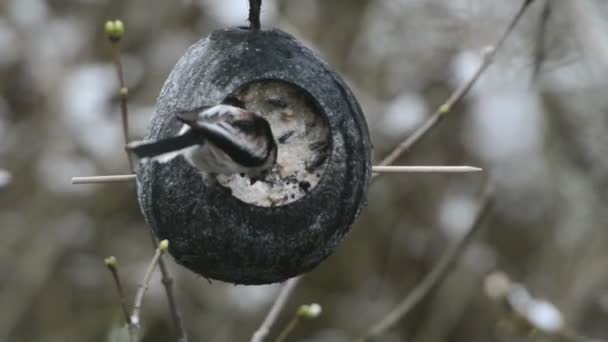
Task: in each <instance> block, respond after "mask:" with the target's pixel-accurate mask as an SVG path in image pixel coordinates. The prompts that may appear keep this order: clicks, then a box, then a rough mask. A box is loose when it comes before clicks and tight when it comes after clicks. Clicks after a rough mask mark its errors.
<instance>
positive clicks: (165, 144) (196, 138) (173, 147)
mask: <svg viewBox="0 0 608 342" xmlns="http://www.w3.org/2000/svg"><path fill="white" fill-rule="evenodd" d="M202 144H204V138H203V137H202V136H201V135H200V134H196V132H193V131H192V130H188V131H187V132H185V133H184V134H181V135H177V136H174V137H170V138H165V139H160V140H156V141H151V142H146V141H134V142H131V143H129V144H127V150H128V151H131V152H133V153H135V155H136V156H137V157H138V158H140V159H143V158H152V157H156V156H159V155H161V154H165V153H169V152H175V151H179V150H181V149H184V148H186V147H190V146H193V145H202Z"/></svg>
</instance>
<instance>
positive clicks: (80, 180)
mask: <svg viewBox="0 0 608 342" xmlns="http://www.w3.org/2000/svg"><path fill="white" fill-rule="evenodd" d="M105 29H106V35H107V36H108V38H109V40H110V42H111V43H112V51H113V59H114V65H115V67H116V74H117V77H118V81H119V83H120V109H121V118H122V130H123V136H124V141H125V145H126V144H128V143H129V141H130V139H129V112H128V95H129V89H128V88H127V86H126V82H125V77H124V71H123V64H122V55H121V46H120V42H121V40H122V38H123V36H124V32H125V28H124V24H123V23H122V21H120V20H115V21H108V22H107V23H106V26H105ZM126 154H127V160H128V161H129V170H130V171H131V172H133V171H134V167H133V159H132V157H131V154H130V153H129V151H126ZM133 180H135V175H134V174H130V175H116V176H100V177H74V178H72V183H73V184H90V183H104V182H123V181H133ZM150 236H151V237H152V242H153V244H154V246H155V247H156V246H158V241H157V240H156V237H154V234H153V233H152V231H151V230H150ZM158 264H159V268H160V271H161V274H162V284H163V286H164V288H165V293H166V295H167V301H168V302H169V311H170V312H171V318H172V320H173V324H174V328H175V331H176V334H177V336H178V341H179V342H187V341H188V337H187V334H186V330H185V328H184V324H183V321H182V318H181V314H180V311H179V308H178V306H177V300H176V297H175V292H174V289H173V278H172V277H171V273H170V272H169V268H168V267H167V265H166V263H165V260H164V258H163V256H162V255H161V256H159V259H158Z"/></svg>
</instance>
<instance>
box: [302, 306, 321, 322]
mask: <svg viewBox="0 0 608 342" xmlns="http://www.w3.org/2000/svg"><path fill="white" fill-rule="evenodd" d="M322 311H323V309H322V308H321V305H319V304H317V303H312V304H310V305H302V306H300V308H299V309H298V317H301V318H306V319H315V318H317V317H319V316H320V315H321V312H322Z"/></svg>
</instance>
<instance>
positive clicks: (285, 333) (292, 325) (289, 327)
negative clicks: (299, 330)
mask: <svg viewBox="0 0 608 342" xmlns="http://www.w3.org/2000/svg"><path fill="white" fill-rule="evenodd" d="M299 322H300V316H299V315H298V314H297V313H296V314H295V315H293V317H292V318H291V320H290V321H289V323H287V325H286V326H285V328H283V331H281V333H280V334H279V336H278V337H277V339H276V340H275V342H285V341H287V336H289V334H291V332H292V331H293V329H295V328H296V326H297V325H298V323H299Z"/></svg>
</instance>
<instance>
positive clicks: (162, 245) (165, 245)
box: [158, 240, 169, 252]
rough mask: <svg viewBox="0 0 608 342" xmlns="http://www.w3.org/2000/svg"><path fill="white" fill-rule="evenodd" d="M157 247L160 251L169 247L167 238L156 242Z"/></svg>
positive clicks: (164, 250)
mask: <svg viewBox="0 0 608 342" xmlns="http://www.w3.org/2000/svg"><path fill="white" fill-rule="evenodd" d="M158 248H159V249H160V250H161V252H166V251H167V250H168V249H169V240H163V241H161V242H160V243H159V244H158Z"/></svg>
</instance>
